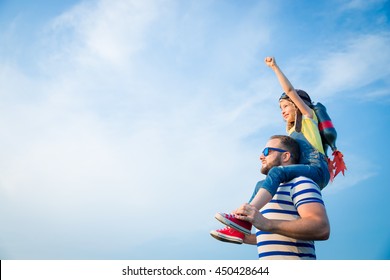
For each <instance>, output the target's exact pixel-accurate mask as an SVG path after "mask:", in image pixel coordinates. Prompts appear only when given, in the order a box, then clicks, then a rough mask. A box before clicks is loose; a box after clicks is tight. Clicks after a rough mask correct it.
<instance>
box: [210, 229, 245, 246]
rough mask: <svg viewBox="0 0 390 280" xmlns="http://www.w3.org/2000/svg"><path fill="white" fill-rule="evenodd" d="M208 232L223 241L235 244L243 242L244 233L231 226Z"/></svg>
mask: <svg viewBox="0 0 390 280" xmlns="http://www.w3.org/2000/svg"><path fill="white" fill-rule="evenodd" d="M210 234H211V236H212V237H214V238H215V239H218V240H219V241H223V242H230V243H235V244H242V242H244V236H245V235H244V234H243V233H242V232H239V231H238V230H235V229H234V228H231V227H225V228H223V229H217V230H212V231H210Z"/></svg>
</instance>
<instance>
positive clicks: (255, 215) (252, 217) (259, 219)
mask: <svg viewBox="0 0 390 280" xmlns="http://www.w3.org/2000/svg"><path fill="white" fill-rule="evenodd" d="M234 214H235V216H236V218H237V219H239V220H243V221H247V222H250V223H251V224H252V225H253V226H254V227H256V228H258V229H260V230H264V231H267V230H268V228H269V220H268V219H267V218H265V217H264V216H263V215H262V214H261V213H260V212H259V210H258V209H257V208H256V207H255V206H253V205H250V204H248V203H245V204H243V205H241V207H240V208H238V209H237V210H236V211H234Z"/></svg>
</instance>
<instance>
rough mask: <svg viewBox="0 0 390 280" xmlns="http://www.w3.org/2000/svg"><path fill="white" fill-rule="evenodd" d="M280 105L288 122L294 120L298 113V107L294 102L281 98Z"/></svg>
mask: <svg viewBox="0 0 390 280" xmlns="http://www.w3.org/2000/svg"><path fill="white" fill-rule="evenodd" d="M279 105H280V109H281V110H282V117H283V119H284V120H285V121H286V122H288V123H291V122H294V121H295V114H296V108H295V106H294V104H293V103H292V102H290V101H288V100H285V99H281V100H280V102H279Z"/></svg>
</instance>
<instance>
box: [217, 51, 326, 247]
mask: <svg viewBox="0 0 390 280" xmlns="http://www.w3.org/2000/svg"><path fill="white" fill-rule="evenodd" d="M265 63H266V65H267V66H269V67H270V68H271V69H272V70H273V71H274V72H275V74H276V77H277V78H278V80H279V83H280V85H281V86H282V89H283V91H284V93H283V94H282V96H281V97H280V99H279V104H280V109H281V110H282V117H283V119H284V120H285V121H286V125H287V132H288V134H289V135H290V136H291V137H293V138H294V139H296V140H297V141H298V142H299V144H300V148H301V158H300V164H295V165H289V166H278V167H273V168H272V169H271V170H270V171H269V172H268V174H267V177H266V178H265V180H263V181H260V182H258V184H257V186H256V190H258V191H257V194H255V193H256V190H255V193H254V195H253V196H252V198H251V200H250V204H251V205H253V206H255V207H256V208H257V209H261V208H262V207H263V206H264V205H265V204H266V203H268V202H269V201H270V200H271V199H272V197H273V196H274V195H275V193H276V190H277V188H278V187H279V185H280V183H283V182H287V181H290V180H292V179H293V178H295V177H298V176H305V177H308V178H310V179H312V180H313V181H315V182H316V183H317V184H318V186H319V187H320V189H323V188H324V187H325V186H326V185H327V184H328V182H329V179H330V173H329V170H328V161H327V158H326V156H325V151H324V148H323V145H322V141H321V136H320V132H319V129H318V119H317V116H316V114H315V112H314V110H313V104H312V102H311V99H310V97H309V95H308V94H307V93H306V92H305V91H303V90H295V89H294V87H293V86H292V85H291V83H290V81H289V80H288V79H287V77H286V76H285V75H284V74H283V72H282V71H281V70H280V68H279V67H278V65H277V64H276V61H275V59H274V58H273V57H267V58H265ZM272 152H284V151H282V150H280V151H272ZM268 153H269V150H267V149H265V150H264V151H263V154H264V156H267V155H268ZM215 218H216V219H218V220H219V221H220V222H222V223H224V224H225V225H227V226H228V227H226V228H224V229H220V230H214V231H211V232H210V234H211V235H212V236H213V237H214V238H216V239H218V240H221V241H225V242H232V243H238V244H241V243H242V242H243V238H244V234H250V233H251V228H252V224H250V223H249V222H246V221H242V220H240V219H237V218H236V217H235V215H234V214H225V213H217V214H216V216H215Z"/></svg>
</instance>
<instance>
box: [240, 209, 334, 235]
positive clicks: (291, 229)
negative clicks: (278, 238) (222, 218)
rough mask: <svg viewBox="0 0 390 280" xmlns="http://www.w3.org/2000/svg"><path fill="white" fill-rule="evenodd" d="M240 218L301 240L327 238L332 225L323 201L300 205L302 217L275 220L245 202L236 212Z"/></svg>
mask: <svg viewBox="0 0 390 280" xmlns="http://www.w3.org/2000/svg"><path fill="white" fill-rule="evenodd" d="M235 213H236V214H237V215H236V217H237V218H238V219H240V220H244V221H248V222H250V223H252V224H253V226H254V227H256V228H258V229H260V230H263V231H267V232H272V233H277V234H281V235H284V236H288V237H292V238H295V239H300V240H327V239H328V238H329V235H330V225H329V220H328V216H327V214H326V210H325V207H324V206H323V205H322V204H321V203H306V204H302V205H301V206H299V207H298V213H299V215H300V217H301V218H300V219H297V220H291V221H288V220H273V219H267V218H265V217H264V216H263V215H262V214H260V212H259V211H258V210H257V209H256V208H255V207H254V206H252V205H250V204H247V203H246V204H244V205H242V206H241V207H240V208H239V209H237V210H236V212H235Z"/></svg>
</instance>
